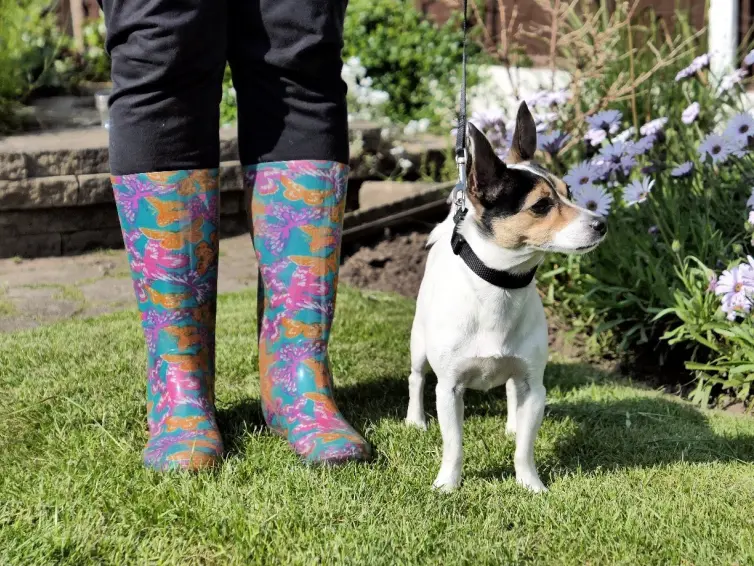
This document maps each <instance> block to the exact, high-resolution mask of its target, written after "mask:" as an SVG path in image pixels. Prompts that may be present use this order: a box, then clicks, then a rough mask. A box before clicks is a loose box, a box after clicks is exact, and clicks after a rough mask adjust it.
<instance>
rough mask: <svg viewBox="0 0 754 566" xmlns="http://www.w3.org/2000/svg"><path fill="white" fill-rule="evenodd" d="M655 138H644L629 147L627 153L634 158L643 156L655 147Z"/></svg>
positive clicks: (649, 136)
mask: <svg viewBox="0 0 754 566" xmlns="http://www.w3.org/2000/svg"><path fill="white" fill-rule="evenodd" d="M656 141H657V138H656V137H655V136H654V135H648V136H644V137H643V138H640V139H639V140H638V141H635V142H633V143H632V144H631V145H630V146H629V153H630V154H631V155H633V156H634V157H637V156H639V155H644V154H645V153H647V152H648V151H649V150H650V149H652V148H653V147H654V145H655V142H656Z"/></svg>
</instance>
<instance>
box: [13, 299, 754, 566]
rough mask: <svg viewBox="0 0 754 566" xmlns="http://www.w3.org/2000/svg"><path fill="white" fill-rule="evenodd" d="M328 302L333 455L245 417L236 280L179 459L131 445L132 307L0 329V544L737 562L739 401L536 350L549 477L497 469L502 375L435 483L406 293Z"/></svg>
mask: <svg viewBox="0 0 754 566" xmlns="http://www.w3.org/2000/svg"><path fill="white" fill-rule="evenodd" d="M338 309H339V310H338V316H337V321H336V329H335V332H334V336H333V345H332V349H331V354H332V362H333V365H334V369H335V373H336V382H337V385H338V390H337V397H338V402H339V404H340V406H341V408H342V409H343V412H344V413H345V414H346V416H347V417H348V418H349V419H350V420H351V421H352V422H353V423H354V425H355V426H356V427H357V428H359V429H360V430H362V431H364V432H365V434H366V436H367V437H368V439H369V440H370V441H371V442H372V443H373V444H374V446H375V447H376V452H377V458H376V460H375V461H374V462H372V463H370V464H349V465H347V466H345V467H342V468H339V469H327V468H310V467H305V466H304V465H302V464H301V463H299V461H298V460H297V458H296V457H295V456H294V455H293V453H292V452H290V451H289V449H288V448H287V446H286V444H285V443H284V442H283V441H282V440H281V439H279V438H277V437H275V436H272V435H271V434H269V433H268V432H267V431H266V430H265V428H264V427H263V421H262V417H261V412H260V409H259V404H258V385H257V369H256V361H257V360H256V352H255V351H254V350H253V349H252V343H253V336H254V335H255V321H254V312H255V309H254V299H253V296H252V293H243V294H236V295H230V296H224V297H222V298H221V301H220V314H219V325H218V397H219V411H220V416H219V419H220V422H221V426H222V428H223V432H224V435H225V438H226V446H227V447H228V456H227V460H226V461H225V463H224V465H223V466H222V468H221V469H219V470H218V471H217V472H210V473H204V474H200V475H197V476H190V475H186V474H172V475H170V474H169V475H160V474H157V473H154V472H150V471H146V470H144V469H143V468H142V467H141V461H140V457H141V449H142V446H143V444H144V441H145V439H146V430H145V428H146V425H145V408H144V389H145V386H144V364H145V350H144V347H143V345H142V338H141V332H140V328H139V323H138V319H137V314H136V312H135V311H129V312H124V313H120V314H116V315H110V316H106V317H103V318H97V319H92V320H85V321H77V322H71V323H65V324H58V325H55V326H50V327H46V328H41V329H38V330H34V331H30V332H19V333H16V334H9V335H0V391H1V392H2V397H1V398H0V399H1V400H0V564H14V565H15V564H33V565H41V564H53V563H54V564H75V565H81V564H88V563H97V564H104V563H109V564H145V563H170V564H249V563H259V564H262V563H264V564H300V563H305V564H311V563H324V564H333V563H349V564H370V565H371V564H461V563H468V564H511V563H523V562H533V563H538V564H586V563H589V564H631V565H636V564H681V563H683V564H697V565H702V564H732V563H738V564H747V563H748V564H751V563H752V562H754V536H752V533H754V514H753V513H752V509H753V508H754V503H752V502H754V473H753V472H754V470H753V469H752V464H751V462H752V461H754V419H752V418H750V417H737V416H733V415H726V414H720V413H714V412H700V411H697V410H696V409H694V408H692V407H690V406H688V405H686V404H684V403H682V402H679V401H676V400H674V399H671V398H669V397H664V396H660V395H658V394H656V393H653V392H650V391H645V390H642V389H640V388H636V387H632V386H631V385H630V384H628V383H626V382H622V381H619V380H616V379H614V378H611V377H610V376H607V375H602V374H600V373H598V372H596V371H595V370H592V369H590V368H589V367H587V366H583V365H579V364H575V363H568V362H565V361H560V362H558V363H555V362H553V363H552V364H551V365H550V367H549V369H548V373H547V386H548V399H549V404H548V409H547V412H546V416H545V421H544V424H543V426H542V430H541V432H540V436H539V439H538V441H537V451H536V453H537V461H538V464H539V470H540V475H541V476H542V479H543V481H544V482H545V483H546V484H547V485H548V486H549V488H550V492H549V493H548V494H544V495H532V494H530V493H528V492H526V491H524V490H522V489H521V488H519V487H518V486H517V485H516V483H515V480H514V478H513V465H512V456H513V442H512V441H511V440H509V439H507V438H506V437H505V435H504V428H505V397H504V388H502V389H500V390H498V391H495V392H493V393H491V394H473V393H469V394H467V399H466V415H467V419H466V426H465V438H464V440H465V442H464V444H465V452H466V463H465V470H464V473H465V481H464V484H463V486H462V487H461V489H460V490H458V491H457V492H455V493H453V494H450V495H443V494H439V493H436V492H433V491H432V490H431V489H430V484H431V482H432V480H433V479H434V476H435V474H436V473H437V470H438V466H439V464H440V447H441V442H440V431H439V428H438V425H437V421H436V419H435V418H434V416H432V417H431V418H430V428H429V431H428V432H427V433H422V432H420V431H418V430H416V429H413V428H407V427H404V426H403V424H402V422H401V420H402V417H403V414H404V410H405V406H406V402H407V385H406V381H405V378H406V375H407V370H408V337H409V329H410V324H411V317H412V314H413V303H412V302H411V301H408V300H404V299H401V298H394V297H390V296H385V295H377V294H361V293H357V292H355V291H350V290H347V289H342V291H341V295H340V300H339V307H338ZM430 383H431V381H430ZM433 389H434V388H433V387H428V388H427V407H433V406H434V391H433ZM431 412H432V413H433V414H434V409H432V410H431Z"/></svg>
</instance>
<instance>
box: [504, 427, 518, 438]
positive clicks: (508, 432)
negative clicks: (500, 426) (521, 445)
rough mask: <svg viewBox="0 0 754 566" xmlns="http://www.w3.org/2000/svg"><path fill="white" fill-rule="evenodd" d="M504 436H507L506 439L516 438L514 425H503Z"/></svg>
mask: <svg viewBox="0 0 754 566" xmlns="http://www.w3.org/2000/svg"><path fill="white" fill-rule="evenodd" d="M505 436H507V437H508V438H516V427H515V425H511V424H507V425H505Z"/></svg>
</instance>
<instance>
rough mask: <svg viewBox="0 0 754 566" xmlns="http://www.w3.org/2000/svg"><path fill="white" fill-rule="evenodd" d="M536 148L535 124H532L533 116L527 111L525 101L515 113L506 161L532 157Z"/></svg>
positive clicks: (519, 160)
mask: <svg viewBox="0 0 754 566" xmlns="http://www.w3.org/2000/svg"><path fill="white" fill-rule="evenodd" d="M536 150H537V126H536V124H534V118H533V117H532V115H531V112H529V107H528V106H527V105H526V102H522V103H521V106H519V107H518V114H517V115H516V129H515V131H514V132H513V144H512V145H511V151H510V153H509V154H508V161H509V162H510V163H520V162H521V161H529V160H530V159H531V158H532V157H534V152H535V151H536Z"/></svg>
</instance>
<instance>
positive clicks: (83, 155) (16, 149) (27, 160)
mask: <svg viewBox="0 0 754 566" xmlns="http://www.w3.org/2000/svg"><path fill="white" fill-rule="evenodd" d="M380 133H381V129H380V128H379V127H378V126H376V125H374V124H371V123H369V122H353V123H351V125H350V140H351V144H352V148H353V149H352V154H354V155H353V158H354V159H352V161H355V163H354V165H355V166H354V167H353V168H354V170H360V169H361V167H360V161H359V158H360V157H361V156H362V155H364V154H369V153H376V152H378V150H379V149H380V144H381V136H380ZM108 141H109V137H108V131H107V130H105V129H103V128H99V127H97V128H81V129H75V130H58V131H51V132H41V133H33V134H25V135H19V136H9V137H6V138H4V139H0V180H4V181H17V180H22V179H30V178H36V177H60V176H65V175H93V174H98V173H107V172H108V171H109V167H108ZM220 159H221V161H234V160H237V159H238V140H237V136H236V128H235V127H232V128H221V129H220Z"/></svg>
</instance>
